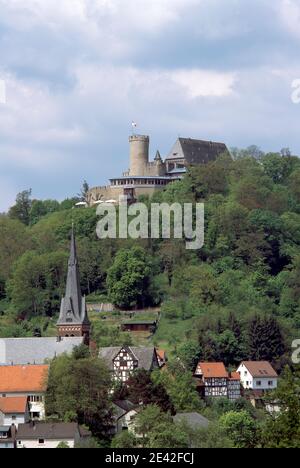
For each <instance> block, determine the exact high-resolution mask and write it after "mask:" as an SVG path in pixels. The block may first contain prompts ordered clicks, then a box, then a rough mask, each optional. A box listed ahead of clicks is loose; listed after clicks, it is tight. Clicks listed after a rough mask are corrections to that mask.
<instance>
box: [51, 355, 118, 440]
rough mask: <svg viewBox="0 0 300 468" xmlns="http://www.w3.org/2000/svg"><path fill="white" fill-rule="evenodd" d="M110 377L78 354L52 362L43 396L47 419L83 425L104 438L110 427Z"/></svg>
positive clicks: (93, 361) (101, 366)
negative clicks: (54, 416)
mask: <svg viewBox="0 0 300 468" xmlns="http://www.w3.org/2000/svg"><path fill="white" fill-rule="evenodd" d="M109 388H111V381H110V374H109V371H108V370H107V368H106V367H105V366H104V364H103V363H102V362H101V361H100V360H99V359H95V358H91V357H82V352H80V353H78V352H76V353H74V355H73V356H66V355H63V356H60V357H58V358H56V359H55V360H54V361H52V363H51V366H50V372H49V380H48V389H47V393H46V412H47V415H48V416H53V415H57V416H58V417H59V418H60V419H61V420H74V419H76V421H77V422H78V423H79V424H84V425H86V426H87V427H89V429H90V430H91V431H92V433H93V435H95V436H97V437H100V436H102V435H105V434H106V432H107V427H108V426H109V425H110V424H111V416H112V411H111V407H110V402H109Z"/></svg>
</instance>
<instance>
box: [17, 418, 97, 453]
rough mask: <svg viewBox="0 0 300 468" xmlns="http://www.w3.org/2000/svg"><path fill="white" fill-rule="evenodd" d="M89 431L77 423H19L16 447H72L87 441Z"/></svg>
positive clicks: (89, 435) (89, 434)
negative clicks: (61, 445)
mask: <svg viewBox="0 0 300 468" xmlns="http://www.w3.org/2000/svg"><path fill="white" fill-rule="evenodd" d="M90 437H91V433H90V432H89V431H87V430H86V429H84V428H83V427H81V426H79V425H78V424H77V423H43V422H37V423H28V424H20V425H19V429H18V432H17V436H16V446H17V449H24V448H25V449H56V448H57V447H58V446H59V445H60V444H63V445H65V446H66V447H69V448H74V447H75V445H76V444H79V443H82V442H84V441H87V440H88V439H89V438H90Z"/></svg>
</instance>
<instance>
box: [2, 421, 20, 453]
mask: <svg viewBox="0 0 300 468" xmlns="http://www.w3.org/2000/svg"><path fill="white" fill-rule="evenodd" d="M15 435H16V427H15V426H14V425H12V426H1V425H0V449H14V448H15Z"/></svg>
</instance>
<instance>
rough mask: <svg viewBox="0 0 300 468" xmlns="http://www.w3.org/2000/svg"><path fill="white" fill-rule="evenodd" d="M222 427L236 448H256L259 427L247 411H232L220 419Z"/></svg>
mask: <svg viewBox="0 0 300 468" xmlns="http://www.w3.org/2000/svg"><path fill="white" fill-rule="evenodd" d="M220 426H221V428H222V429H224V430H225V431H226V433H227V436H228V437H230V439H232V441H233V442H234V446H235V447H236V448H248V449H249V448H255V446H256V443H257V427H256V424H255V421H254V420H253V419H252V418H251V416H250V415H249V413H247V411H240V412H235V411H230V412H229V413H226V414H225V415H224V416H222V417H221V418H220Z"/></svg>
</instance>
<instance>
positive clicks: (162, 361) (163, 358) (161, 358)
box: [156, 349, 168, 367]
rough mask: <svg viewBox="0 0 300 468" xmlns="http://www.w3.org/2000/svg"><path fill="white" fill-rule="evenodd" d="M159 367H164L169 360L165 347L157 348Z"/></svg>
mask: <svg viewBox="0 0 300 468" xmlns="http://www.w3.org/2000/svg"><path fill="white" fill-rule="evenodd" d="M156 354H157V359H158V364H159V367H164V366H165V365H166V364H167V362H168V356H167V353H166V351H165V350H164V349H157V350H156Z"/></svg>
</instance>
